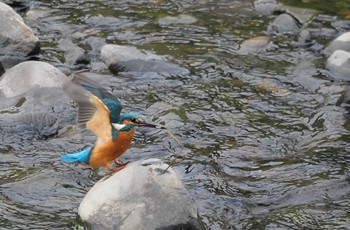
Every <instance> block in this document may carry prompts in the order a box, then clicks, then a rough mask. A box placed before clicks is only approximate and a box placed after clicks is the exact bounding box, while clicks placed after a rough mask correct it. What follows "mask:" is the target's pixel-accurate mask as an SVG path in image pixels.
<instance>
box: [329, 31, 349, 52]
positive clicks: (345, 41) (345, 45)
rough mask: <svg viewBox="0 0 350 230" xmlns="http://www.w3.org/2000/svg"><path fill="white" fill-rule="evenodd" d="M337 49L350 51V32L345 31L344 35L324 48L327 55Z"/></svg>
mask: <svg viewBox="0 0 350 230" xmlns="http://www.w3.org/2000/svg"><path fill="white" fill-rule="evenodd" d="M336 50H343V51H347V52H350V32H347V33H343V34H342V35H340V36H339V37H337V38H336V39H334V40H333V41H331V42H330V43H329V45H328V46H327V47H326V48H325V49H324V53H325V54H327V55H331V54H332V53H333V52H334V51H336Z"/></svg>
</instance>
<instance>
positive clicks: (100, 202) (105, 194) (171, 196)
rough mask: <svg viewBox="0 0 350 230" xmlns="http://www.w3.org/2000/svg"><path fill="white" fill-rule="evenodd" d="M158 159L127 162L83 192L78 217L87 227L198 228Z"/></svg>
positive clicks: (182, 192)
mask: <svg viewBox="0 0 350 230" xmlns="http://www.w3.org/2000/svg"><path fill="white" fill-rule="evenodd" d="M167 166H168V165H167V164H164V163H162V162H161V161H160V160H158V159H148V160H142V161H138V162H133V163H130V164H129V165H127V166H126V168H125V169H123V170H121V171H119V172H118V173H115V174H113V175H112V176H111V177H109V178H102V179H101V180H100V181H98V182H97V183H96V184H95V185H94V187H93V188H91V190H90V191H89V192H88V193H87V194H86V196H85V197H84V199H83V201H82V202H81V204H80V206H79V210H78V213H79V216H80V217H81V219H82V220H83V221H84V222H85V223H87V224H88V225H89V226H90V227H91V229H111V228H118V229H120V230H123V229H144V230H154V229H200V227H199V222H198V220H197V210H196V208H195V206H194V204H193V200H192V198H191V197H190V196H189V194H188V192H187V191H186V189H185V187H184V185H183V184H182V182H181V181H180V179H179V178H178V176H177V175H176V173H175V171H174V170H173V169H171V168H169V169H168V171H167V172H166V173H163V172H164V170H165V169H166V168H167Z"/></svg>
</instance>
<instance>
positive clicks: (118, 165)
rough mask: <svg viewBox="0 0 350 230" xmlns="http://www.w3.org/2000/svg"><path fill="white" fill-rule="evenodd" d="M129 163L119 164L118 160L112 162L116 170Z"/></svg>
mask: <svg viewBox="0 0 350 230" xmlns="http://www.w3.org/2000/svg"><path fill="white" fill-rule="evenodd" d="M129 162H130V161H127V162H126V163H124V164H123V163H121V162H120V161H118V160H114V163H115V165H116V166H117V168H119V167H122V166H124V167H125V166H126V165H127V164H129Z"/></svg>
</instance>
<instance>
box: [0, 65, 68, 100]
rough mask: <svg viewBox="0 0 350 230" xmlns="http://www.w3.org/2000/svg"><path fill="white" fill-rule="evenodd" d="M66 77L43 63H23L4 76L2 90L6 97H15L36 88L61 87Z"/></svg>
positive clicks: (1, 79) (0, 81)
mask: <svg viewBox="0 0 350 230" xmlns="http://www.w3.org/2000/svg"><path fill="white" fill-rule="evenodd" d="M65 81H67V77H66V75H64V73H62V72H61V71H60V70H59V69H57V68H56V67H54V66H52V65H50V64H48V63H46V62H41V61H27V62H22V63H20V64H18V65H16V66H14V67H12V68H11V69H9V70H8V71H7V72H5V73H4V74H3V76H2V77H1V78H0V90H1V91H2V93H3V94H4V96H6V97H15V96H18V95H21V94H23V93H25V92H27V91H28V90H29V89H31V88H32V87H34V86H38V87H61V86H62V84H63V83H64V82H65Z"/></svg>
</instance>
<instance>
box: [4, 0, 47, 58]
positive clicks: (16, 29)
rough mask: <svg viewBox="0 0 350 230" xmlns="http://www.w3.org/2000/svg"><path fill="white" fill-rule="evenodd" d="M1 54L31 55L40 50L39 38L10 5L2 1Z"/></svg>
mask: <svg viewBox="0 0 350 230" xmlns="http://www.w3.org/2000/svg"><path fill="white" fill-rule="evenodd" d="M0 21H1V22H2V23H1V24H0V36H1V38H2V39H1V42H0V47H1V49H0V54H1V55H6V56H15V55H22V56H26V55H31V54H37V53H39V51H40V43H39V39H38V38H37V37H36V36H35V35H34V33H33V31H32V29H31V28H29V27H28V26H27V25H26V24H25V23H24V21H23V19H22V17H21V16H20V15H18V14H17V13H16V12H15V11H14V10H13V9H12V8H11V7H10V6H8V5H6V4H4V3H2V2H0Z"/></svg>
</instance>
